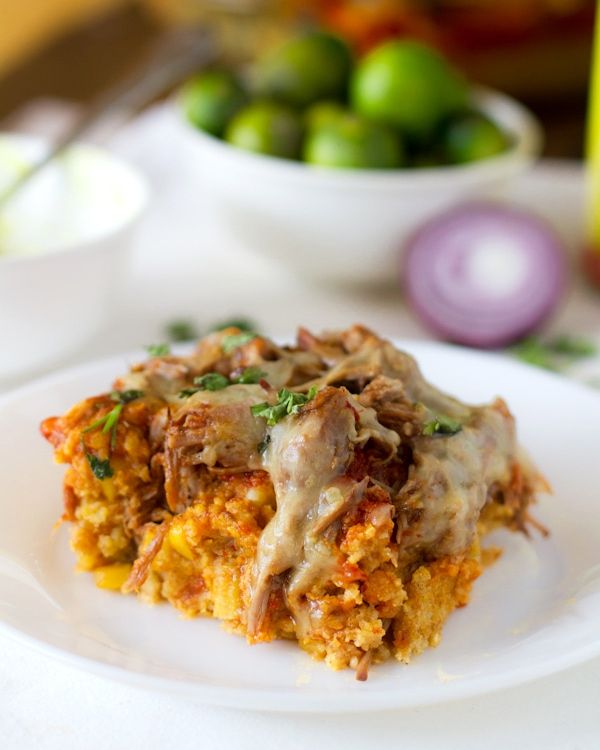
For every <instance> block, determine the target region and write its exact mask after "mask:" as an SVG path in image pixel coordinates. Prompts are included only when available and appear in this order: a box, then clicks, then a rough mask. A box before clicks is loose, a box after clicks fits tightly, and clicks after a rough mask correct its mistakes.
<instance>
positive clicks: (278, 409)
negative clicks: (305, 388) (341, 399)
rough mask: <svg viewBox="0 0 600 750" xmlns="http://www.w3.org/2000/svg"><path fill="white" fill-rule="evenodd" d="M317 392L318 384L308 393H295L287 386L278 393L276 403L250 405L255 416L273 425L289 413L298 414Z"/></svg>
mask: <svg viewBox="0 0 600 750" xmlns="http://www.w3.org/2000/svg"><path fill="white" fill-rule="evenodd" d="M316 393H317V388H316V386H313V387H312V388H311V389H310V390H309V392H308V393H306V394H304V393H295V392H294V391H288V389H287V388H282V389H281V390H280V391H279V393H278V394H277V403H276V404H269V403H267V402H265V403H262V404H255V405H254V406H251V407H250V410H251V412H252V414H253V415H254V416H255V417H262V418H263V419H266V420H267V424H268V425H269V426H270V427H272V426H273V425H275V424H277V422H279V421H280V420H282V419H283V418H284V417H287V416H288V414H298V412H299V411H300V409H302V407H303V406H304V405H305V404H307V403H308V402H309V401H311V400H312V399H313V398H314V397H315V395H316Z"/></svg>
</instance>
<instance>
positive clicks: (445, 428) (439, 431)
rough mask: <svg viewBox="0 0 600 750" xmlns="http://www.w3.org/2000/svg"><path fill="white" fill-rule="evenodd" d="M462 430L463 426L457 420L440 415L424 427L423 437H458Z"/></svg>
mask: <svg viewBox="0 0 600 750" xmlns="http://www.w3.org/2000/svg"><path fill="white" fill-rule="evenodd" d="M461 430H462V425H461V423H460V422H457V421H456V419H452V418H451V417H445V416H443V415H438V416H437V417H436V418H435V419H432V420H431V422H426V423H425V424H424V425H423V435H456V433H457V432H460V431H461Z"/></svg>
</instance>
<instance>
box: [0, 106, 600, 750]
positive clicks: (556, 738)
mask: <svg viewBox="0 0 600 750" xmlns="http://www.w3.org/2000/svg"><path fill="white" fill-rule="evenodd" d="M34 114H37V115H38V117H37V119H36V117H35V116H33V117H32V116H30V117H28V118H27V121H26V126H27V128H26V129H28V130H29V131H36V130H38V132H39V130H40V125H39V123H40V122H41V123H42V128H43V129H46V130H47V129H48V127H49V124H48V118H47V117H43V116H42V117H40V116H39V112H38V113H34ZM42 132H43V131H42ZM112 147H113V148H114V149H115V150H116V151H118V152H119V153H121V154H122V155H125V156H126V157H127V158H129V159H130V160H131V161H132V162H134V163H136V164H138V166H140V167H141V168H142V169H143V170H144V171H145V172H146V174H147V175H148V177H149V178H150V181H151V183H152V185H153V187H154V199H153V201H152V205H151V207H150V209H149V212H148V215H147V217H146V219H145V220H144V222H143V225H142V226H141V228H140V232H139V236H138V238H137V241H136V247H135V251H134V258H133V263H132V265H131V268H130V269H129V270H126V269H123V278H122V281H123V284H124V294H123V295H122V298H121V300H120V302H119V304H117V305H115V309H114V316H113V320H112V321H111V323H110V325H108V326H107V327H106V329H105V330H104V331H103V332H102V333H101V334H100V335H98V336H96V337H94V338H93V340H90V341H89V342H88V344H87V345H86V346H85V347H84V348H83V349H82V350H80V351H79V352H77V353H76V354H74V355H73V356H71V357H70V358H69V359H68V361H66V362H64V363H62V364H72V363H77V362H81V361H85V360H89V359H94V358H97V357H101V356H105V355H108V354H114V353H117V352H121V351H127V350H128V349H137V348H139V347H140V346H141V345H144V344H147V343H153V342H157V341H161V340H163V339H164V333H163V331H164V325H165V323H166V322H167V321H169V320H172V319H174V318H186V319H192V320H195V321H196V323H197V324H198V326H199V327H202V326H205V327H207V326H209V325H210V324H211V323H214V322H215V321H216V320H221V319H223V318H227V317H231V316H232V315H235V314H237V315H239V314H243V315H249V316H251V317H252V318H254V319H255V320H256V321H257V322H258V324H259V325H260V328H261V330H263V331H265V332H266V333H269V334H272V335H286V334H289V333H290V332H292V331H293V330H294V329H295V327H296V326H297V325H298V324H303V325H306V326H308V327H309V328H310V327H313V328H315V329H316V330H318V329H320V328H323V327H336V326H346V325H348V324H350V323H352V322H357V321H360V322H363V323H365V324H367V325H369V326H372V327H373V328H375V329H376V330H377V331H379V332H381V333H383V334H386V335H389V336H394V337H399V338H413V337H423V336H426V335H427V334H426V332H425V331H424V330H423V329H422V328H421V326H420V325H419V324H418V323H417V322H416V321H415V320H414V319H413V318H412V317H411V316H410V314H409V313H408V312H407V310H406V308H405V306H404V304H403V302H402V298H401V294H400V291H399V290H395V289H390V290H377V291H371V292H359V291H357V290H353V291H352V290H348V289H346V290H339V289H338V290H332V289H328V288H323V287H319V286H318V285H315V284H310V283H306V282H304V281H302V280H301V279H298V278H293V277H290V276H289V275H288V274H287V273H286V272H285V270H283V269H281V268H277V267H275V266H272V265H271V264H270V263H268V262H267V261H265V260H263V259H262V258H256V257H254V256H250V255H248V254H246V252H245V251H244V250H243V248H240V247H238V246H236V245H235V243H233V242H232V240H231V239H230V238H229V237H228V236H227V234H226V231H225V230H224V229H223V228H220V227H218V226H215V225H214V223H212V222H211V217H210V213H209V212H208V211H207V210H206V208H205V206H204V205H203V198H202V195H203V190H205V189H206V187H205V186H203V185H202V184H201V182H200V181H198V179H197V177H196V176H195V175H193V174H192V173H191V170H190V168H189V165H188V164H187V160H186V149H185V141H184V139H183V138H180V137H179V131H178V129H177V127H176V124H175V123H174V122H173V119H172V115H171V113H170V112H169V111H168V110H166V109H164V108H163V109H157V110H155V111H151V112H149V113H148V114H146V115H145V116H144V117H142V118H140V119H139V120H138V121H136V122H135V123H133V124H131V125H130V126H129V127H128V128H126V129H125V130H124V131H122V132H121V133H120V134H119V136H118V137H116V138H114V139H113V140H112ZM513 197H514V199H515V200H516V201H517V202H519V203H521V204H526V205H528V206H530V207H532V208H533V209H534V210H537V211H539V212H541V213H542V214H544V215H546V216H547V217H548V218H549V219H550V220H552V221H553V222H554V223H555V225H556V227H557V229H558V230H559V231H560V233H561V234H562V235H563V237H564V238H565V239H566V240H568V241H569V243H570V244H571V246H572V247H573V248H574V247H576V246H577V244H578V243H579V242H580V239H581V218H582V197H583V181H582V174H581V170H580V169H579V167H578V166H577V165H569V164H563V165H560V164H546V165H543V166H541V167H539V168H538V169H537V170H536V171H535V172H534V173H532V174H531V175H530V176H528V177H527V178H526V179H523V180H522V181H521V183H520V184H519V186H518V187H517V189H516V190H515V192H514V196H513ZM551 329H552V330H555V331H560V332H565V331H566V332H569V333H578V334H583V335H588V336H593V337H594V338H597V339H598V340H599V341H600V295H598V294H596V293H593V292H592V291H590V290H588V289H587V288H586V287H585V286H584V285H583V284H581V283H575V284H574V285H573V288H572V289H571V292H570V295H569V298H568V300H567V301H566V303H565V305H564V306H563V308H562V309H561V311H560V312H559V314H558V315H557V316H556V318H555V320H554V321H553V323H552V325H551ZM598 373H600V363H598V362H595V363H591V364H585V365H582V366H581V367H580V368H579V370H578V371H574V372H573V374H574V375H578V376H580V377H582V378H583V379H588V378H592V377H597V374H598ZM599 434H600V433H599ZM599 637H600V634H599ZM599 697H600V660H595V661H592V662H588V663H587V664H584V665H581V666H579V667H576V668H573V669H571V670H569V671H567V672H563V673H561V674H558V675H554V676H552V677H549V678H546V679H543V680H539V681H537V682H535V683H532V684H530V685H524V686H520V687H517V688H513V689H511V690H505V691H503V692H501V693H496V694H491V695H486V696H481V697H479V698H476V699H470V700H468V701H461V702H455V703H448V704H445V705H440V706H434V707H426V708H422V709H410V710H402V711H396V712H393V713H379V714H370V715H369V714H365V715H352V716H328V717H326V716H319V717H317V716H302V715H297V716H293V715H287V714H266V713H248V712H241V711H234V710H226V709H217V708H211V707H207V706H203V705H199V704H197V703H194V702H193V701H191V700H188V699H185V698H181V697H178V696H174V695H168V694H160V693H152V692H146V691H143V690H141V689H138V688H133V687H130V686H125V685H121V684H117V683H112V682H108V681H104V680H102V679H100V678H98V677H95V676H93V675H90V674H86V673H83V672H79V671H75V670H74V669H73V668H71V667H67V666H64V665H62V664H60V663H58V662H54V661H50V660H47V659H46V658H45V657H43V656H40V655H38V654H37V653H34V652H31V651H29V650H27V649H25V648H24V647H23V646H21V645H17V644H15V643H14V642H13V641H11V640H9V639H7V638H5V637H2V636H0V748H2V749H3V750H4V749H5V748H6V750H13V748H14V749H15V750H16V749H17V748H18V749H19V750H21V749H23V748H24V749H27V748H34V747H35V748H40V749H41V750H54V749H55V748H56V749H58V748H60V749H61V750H64V748H86V750H104V748H142V747H143V748H158V747H161V748H162V747H168V748H170V747H173V748H178V750H183V749H184V748H196V749H197V748H213V747H214V748H221V747H227V748H248V750H252V749H253V748H260V749H261V750H269V749H270V748H277V749H278V750H282V749H283V750H287V749H288V748H289V749H290V750H295V749H296V748H298V750H306V749H307V748H321V747H323V748H325V747H327V748H331V747H344V748H345V749H347V750H351V749H352V748H360V750H364V748H365V747H369V748H374V747H378V746H383V743H386V746H391V747H401V746H402V747H406V748H410V749H411V750H426V749H429V748H431V749H433V748H435V749H436V750H439V748H442V747H443V748H445V749H446V750H452V749H453V748H457V750H458V748H460V750H470V749H471V748H473V749H475V748H476V749H477V750H481V748H482V747H485V748H486V750H495V749H496V748H498V750H500V749H502V750H506V748H507V747H508V746H511V745H512V746H516V747H519V748H520V747H527V748H533V749H535V748H543V749H544V750H553V749H554V748H556V750H571V749H572V750H575V749H577V750H588V749H589V750H592V749H593V750H596V749H597V748H598V747H600V710H599V709H598V699H599ZM390 743H391V745H390Z"/></svg>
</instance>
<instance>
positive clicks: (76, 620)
mask: <svg viewBox="0 0 600 750" xmlns="http://www.w3.org/2000/svg"><path fill="white" fill-rule="evenodd" d="M406 348H407V349H409V350H410V351H411V352H412V353H414V354H415V356H417V358H418V359H419V361H420V362H421V364H422V367H423V369H424V371H425V373H426V375H427V376H428V377H429V378H430V379H431V380H433V381H434V382H435V383H437V384H439V385H440V386H442V387H444V388H446V389H448V390H450V391H452V392H454V393H456V394H457V395H459V396H461V397H463V398H465V399H469V400H472V401H482V400H487V399H489V398H491V397H493V396H494V395H496V394H497V393H500V394H502V395H503V396H505V397H506V398H507V399H508V402H509V404H510V406H511V407H512V409H513V411H514V413H515V414H516V416H517V419H518V426H519V433H520V437H521V439H522V442H523V443H524V445H526V446H527V448H528V449H529V451H530V453H531V454H532V456H533V457H534V459H535V460H536V461H537V462H538V464H539V466H540V467H541V468H542V470H543V471H544V472H545V473H546V475H547V476H548V478H549V479H550V481H551V483H552V484H553V486H554V488H555V495H554V496H552V497H544V498H542V501H541V503H540V506H539V509H537V510H536V515H537V517H538V518H539V519H540V520H541V521H542V522H543V523H544V524H547V525H548V526H549V528H550V529H551V531H552V536H551V537H550V538H549V539H547V540H544V539H541V538H539V537H537V536H535V537H534V538H533V539H532V540H531V541H527V540H526V539H525V538H524V537H523V536H520V535H516V534H510V533H508V532H501V533H499V534H498V535H497V538H496V539H495V541H496V542H498V543H500V544H501V545H502V546H503V547H504V550H505V554H504V555H503V556H502V558H501V559H500V560H499V561H498V562H497V563H496V564H495V565H494V566H493V567H492V568H491V569H489V570H488V571H486V573H485V574H484V575H483V576H482V577H481V578H480V579H479V581H477V583H476V584H475V587H474V590H473V596H472V601H471V603H470V604H469V606H468V607H466V608H464V609H462V610H460V611H457V612H455V613H454V614H453V615H452V616H451V617H450V620H449V621H448V623H447V625H446V627H445V630H444V637H443V640H442V643H441V645H440V646H439V647H438V648H436V649H431V650H429V651H428V652H427V653H425V654H423V655H422V656H420V657H419V658H418V659H415V661H414V662H413V663H412V664H411V665H409V666H403V665H401V664H399V663H396V662H389V663H387V664H385V665H380V666H377V667H375V668H373V669H372V671H371V674H370V677H369V680H368V682H366V683H358V682H356V681H355V680H354V677H353V674H352V672H351V671H349V670H348V671H345V672H331V671H330V670H329V669H327V668H326V667H325V666H324V665H323V664H322V663H317V662H313V661H312V660H311V659H310V658H309V657H308V656H307V655H305V654H304V653H303V652H301V651H300V650H299V649H298V648H297V646H295V645H294V644H292V643H271V644H265V645H260V646H254V647H250V646H248V645H246V643H245V641H244V640H243V639H241V638H239V637H236V636H232V635H229V634H227V633H225V632H224V631H223V630H222V629H221V628H220V626H219V623H218V622H216V621H211V620H200V619H199V620H182V619H180V618H179V617H178V616H177V613H176V612H175V610H174V609H172V608H171V607H169V606H166V605H165V606H158V607H147V606H145V605H143V604H142V603H140V602H139V601H137V600H136V599H134V598H133V597H121V596H119V595H116V594H112V593H108V592H105V591H101V590H99V589H97V588H96V587H95V586H94V583H93V580H92V578H91V576H89V575H86V574H81V575H75V574H74V573H73V556H72V553H71V552H70V550H69V548H68V544H67V532H68V529H67V528H65V527H63V528H61V529H60V531H59V532H58V533H56V534H52V532H51V528H52V525H53V523H54V521H55V520H56V518H57V517H58V516H59V515H60V512H61V476H62V473H63V468H61V467H58V466H55V465H53V463H52V461H51V450H50V447H49V446H48V445H47V444H45V442H44V441H43V439H42V438H41V437H40V436H39V434H38V431H37V426H38V424H39V422H40V420H41V419H42V418H43V417H46V416H49V415H52V414H58V413H61V412H63V411H64V410H65V409H66V408H67V407H69V406H70V405H71V404H73V403H74V402H76V401H77V400H78V399H80V398H82V397H84V396H88V395H90V394H93V393H98V392H102V391H105V390H107V389H108V387H109V386H110V383H111V382H112V379H113V378H114V376H115V375H117V374H118V373H120V372H122V371H123V370H124V369H125V367H126V365H127V359H126V358H125V357H117V358H113V359H110V360H106V361H102V362H99V363H96V364H92V365H87V366H84V367H79V368H77V369H73V370H70V371H67V372H64V373H62V374H59V375H54V376H52V377H49V378H45V379H44V380H41V381H38V382H37V383H34V384H33V385H30V386H27V387H26V388H23V389H21V390H19V391H16V392H13V393H12V394H11V395H9V396H6V397H5V398H4V399H2V400H1V401H0V455H2V471H1V472H0V516H1V517H2V524H0V629H1V630H3V631H4V632H6V633H7V634H8V635H11V636H13V637H15V638H16V639H18V640H20V641H22V642H24V643H27V644H28V645H30V646H32V647H35V648H36V649H37V650H39V651H41V652H42V653H44V654H47V655H50V656H54V657H57V658H59V659H61V660H63V661H66V662H68V663H71V664H73V665H76V666H78V667H80V668H82V669H85V670H88V671H91V672H95V673H97V674H100V675H103V676H105V677H110V678H115V679H120V680H124V681H127V682H131V683H135V684H137V685H141V686H144V687H153V688H160V689H165V690H170V691H178V692H182V693H186V694H188V695H189V696H193V697H195V698H197V699H199V700H201V701H204V702H207V703H214V704H220V705H229V706H238V707H243V708H252V709H261V710H285V711H321V712H327V711H332V712H333V711H358V710H363V711H364V710H377V709H384V708H393V707H402V706H415V705H419V704H428V703H435V702H441V701H447V700H452V699H456V698H462V697H465V696H469V695H473V694H479V693H484V692H488V691H492V690H496V689H498V688H502V687H508V686H511V685H515V684H517V683H521V682H525V681H527V680H531V679H533V678H536V677H540V676H542V675H546V674H549V673H551V672H556V671H558V670H560V669H563V668H565V667H567V666H570V665H572V664H575V663H577V662H581V661H583V660H585V659H588V658H589V657H591V656H593V655H595V654H597V653H599V652H600V542H599V540H600V528H599V527H600V504H599V500H600V496H599V489H598V488H599V487H600V441H599V440H598V435H599V434H600V398H599V397H598V395H597V394H596V393H594V392H593V391H591V390H588V389H586V388H585V387H583V386H579V385H577V384H574V383H572V382H570V381H567V380H565V379H562V378H560V377H559V376H554V375H552V374H548V373H545V372H541V371H538V370H535V369H534V368H529V367H527V366H524V365H520V364H518V363H515V362H512V361H509V360H506V359H503V358H501V357H498V356H494V355H488V354H482V353H477V352H472V351H468V350H461V349H457V348H452V347H448V346H443V345H438V344H424V343H409V344H407V346H406Z"/></svg>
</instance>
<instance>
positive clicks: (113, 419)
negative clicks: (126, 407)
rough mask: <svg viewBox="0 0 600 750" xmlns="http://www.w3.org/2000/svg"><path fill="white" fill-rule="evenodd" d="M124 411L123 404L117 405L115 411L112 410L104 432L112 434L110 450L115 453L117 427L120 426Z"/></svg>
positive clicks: (107, 416) (107, 418) (108, 415)
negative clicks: (120, 418)
mask: <svg viewBox="0 0 600 750" xmlns="http://www.w3.org/2000/svg"><path fill="white" fill-rule="evenodd" d="M122 411H123V404H117V405H116V406H115V407H114V409H111V410H110V411H109V412H108V414H107V415H106V421H105V422H104V427H103V428H102V432H110V449H111V451H114V449H115V448H116V445H117V425H118V424H119V417H120V416H121V412H122Z"/></svg>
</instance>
